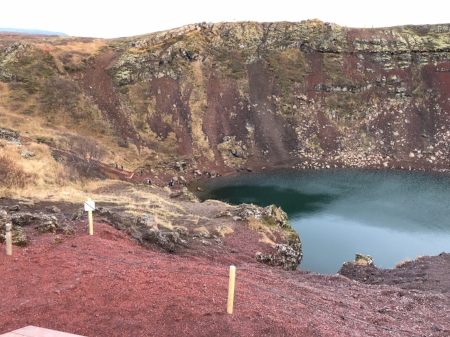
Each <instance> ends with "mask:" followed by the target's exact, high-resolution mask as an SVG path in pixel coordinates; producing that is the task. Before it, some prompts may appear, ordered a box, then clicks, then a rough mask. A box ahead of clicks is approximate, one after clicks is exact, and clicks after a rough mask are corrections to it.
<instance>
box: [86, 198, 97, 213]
mask: <svg viewBox="0 0 450 337" xmlns="http://www.w3.org/2000/svg"><path fill="white" fill-rule="evenodd" d="M84 210H85V211H86V212H88V211H95V201H94V200H88V201H85V202H84Z"/></svg>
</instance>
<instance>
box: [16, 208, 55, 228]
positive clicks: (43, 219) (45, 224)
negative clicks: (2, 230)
mask: <svg viewBox="0 0 450 337" xmlns="http://www.w3.org/2000/svg"><path fill="white" fill-rule="evenodd" d="M11 223H12V224H13V225H14V226H20V227H26V226H34V228H36V229H37V230H38V231H39V232H40V233H56V231H57V230H58V229H59V228H60V224H59V220H58V218H57V217H55V216H53V215H47V214H43V213H38V214H35V213H19V212H14V213H12V214H11Z"/></svg>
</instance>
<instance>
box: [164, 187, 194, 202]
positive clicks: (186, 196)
mask: <svg viewBox="0 0 450 337" xmlns="http://www.w3.org/2000/svg"><path fill="white" fill-rule="evenodd" d="M169 197H170V198H177V199H179V200H184V201H191V202H198V198H197V197H196V196H195V194H194V193H192V192H190V191H189V190H188V189H187V188H186V187H183V188H182V189H181V190H178V191H175V192H172V193H171V194H170V195H169Z"/></svg>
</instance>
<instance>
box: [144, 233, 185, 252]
mask: <svg viewBox="0 0 450 337" xmlns="http://www.w3.org/2000/svg"><path fill="white" fill-rule="evenodd" d="M142 239H143V240H145V241H148V242H152V243H155V244H157V245H158V246H160V247H162V248H164V249H165V250H166V251H168V252H169V253H173V252H175V250H176V245H182V246H187V245H188V242H187V241H186V240H184V239H182V238H181V237H180V234H179V233H178V232H162V231H160V230H154V229H150V230H148V231H147V232H145V233H143V235H142Z"/></svg>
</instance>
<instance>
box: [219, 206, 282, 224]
mask: <svg viewBox="0 0 450 337" xmlns="http://www.w3.org/2000/svg"><path fill="white" fill-rule="evenodd" d="M233 215H234V216H235V217H236V218H235V219H236V220H240V219H244V220H245V219H247V218H248V217H253V218H255V219H257V220H262V221H263V222H264V223H265V224H267V225H269V226H277V227H280V228H291V224H290V223H289V219H288V216H287V214H286V212H285V211H283V210H282V209H281V208H280V207H276V206H275V205H270V206H267V207H259V206H256V205H253V204H241V205H239V206H237V207H236V209H234V210H233ZM219 216H222V215H219Z"/></svg>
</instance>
